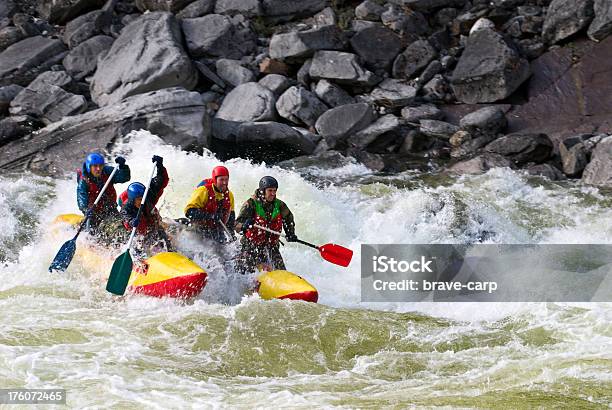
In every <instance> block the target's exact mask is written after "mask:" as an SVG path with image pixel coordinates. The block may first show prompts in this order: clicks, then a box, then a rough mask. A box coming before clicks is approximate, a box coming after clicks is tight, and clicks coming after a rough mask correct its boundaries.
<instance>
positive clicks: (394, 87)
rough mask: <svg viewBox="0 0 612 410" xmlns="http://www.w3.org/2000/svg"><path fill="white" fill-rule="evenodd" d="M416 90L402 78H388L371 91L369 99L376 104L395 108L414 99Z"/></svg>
mask: <svg viewBox="0 0 612 410" xmlns="http://www.w3.org/2000/svg"><path fill="white" fill-rule="evenodd" d="M416 94H417V90H416V88H414V87H412V86H411V85H409V84H407V83H406V82H405V81H402V80H395V79H392V78H388V79H386V80H385V81H383V82H382V83H380V84H378V86H377V87H376V88H375V89H374V91H372V93H371V94H370V99H371V100H372V102H375V103H376V104H378V105H384V106H385V107H390V108H395V107H403V106H405V105H408V104H410V103H411V102H413V101H414V98H415V97H416Z"/></svg>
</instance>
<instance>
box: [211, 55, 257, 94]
mask: <svg viewBox="0 0 612 410" xmlns="http://www.w3.org/2000/svg"><path fill="white" fill-rule="evenodd" d="M216 68H217V74H218V75H219V77H221V78H222V79H223V80H225V81H227V82H228V83H230V84H231V85H233V86H234V87H236V86H238V85H240V84H244V83H251V82H253V81H255V74H253V72H252V71H251V70H249V69H248V68H245V67H243V66H241V65H240V61H238V60H228V59H226V58H221V59H219V60H217V62H216Z"/></svg>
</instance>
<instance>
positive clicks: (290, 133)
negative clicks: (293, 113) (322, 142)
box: [235, 121, 321, 154]
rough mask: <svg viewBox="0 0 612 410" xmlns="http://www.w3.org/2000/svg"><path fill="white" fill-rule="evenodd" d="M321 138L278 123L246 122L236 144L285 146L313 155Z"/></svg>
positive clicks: (239, 127) (238, 130)
mask: <svg viewBox="0 0 612 410" xmlns="http://www.w3.org/2000/svg"><path fill="white" fill-rule="evenodd" d="M320 138H321V137H319V136H317V135H315V134H312V133H308V132H305V133H302V132H300V131H298V130H296V129H294V128H292V127H290V126H288V125H286V124H281V123H278V122H271V121H267V122H245V123H242V124H240V125H239V126H238V129H237V132H236V140H235V142H236V144H243V143H257V144H262V143H263V144H270V145H271V146H276V147H277V146H278V145H284V146H287V147H290V148H293V149H296V150H297V151H298V153H300V154H312V153H313V152H314V150H315V148H316V146H317V142H318V141H319V139H320Z"/></svg>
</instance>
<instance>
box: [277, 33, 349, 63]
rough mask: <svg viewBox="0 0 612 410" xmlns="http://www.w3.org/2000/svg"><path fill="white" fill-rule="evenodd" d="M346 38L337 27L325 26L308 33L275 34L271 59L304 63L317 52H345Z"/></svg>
mask: <svg viewBox="0 0 612 410" xmlns="http://www.w3.org/2000/svg"><path fill="white" fill-rule="evenodd" d="M345 47H346V36H345V35H344V33H343V32H342V30H340V28H338V27H337V26H323V27H320V28H317V29H312V30H307V31H291V32H289V33H282V34H274V35H273V36H272V39H271V40H270V57H271V58H274V59H278V60H286V61H288V62H299V61H304V60H305V59H306V58H308V57H310V56H312V55H313V54H314V52H315V51H317V50H343V49H344V48H345Z"/></svg>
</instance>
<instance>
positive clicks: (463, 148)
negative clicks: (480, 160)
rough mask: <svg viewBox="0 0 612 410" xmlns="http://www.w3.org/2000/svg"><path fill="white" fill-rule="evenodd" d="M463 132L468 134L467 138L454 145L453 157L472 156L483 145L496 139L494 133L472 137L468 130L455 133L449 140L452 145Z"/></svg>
mask: <svg viewBox="0 0 612 410" xmlns="http://www.w3.org/2000/svg"><path fill="white" fill-rule="evenodd" d="M461 134H467V140H465V141H463V142H462V143H461V144H460V145H459V146H453V149H452V150H451V158H465V157H471V156H473V155H474V154H475V153H476V152H478V151H479V150H480V149H481V148H482V147H484V146H485V145H487V144H488V143H490V142H491V141H493V140H495V136H493V135H487V134H485V135H481V136H479V137H476V138H471V135H470V134H468V133H467V132H466V131H459V132H457V133H455V134H454V135H453V136H452V137H451V139H450V140H449V142H450V143H451V145H453V142H454V141H453V140H454V139H455V138H456V137H457V136H459V135H461ZM470 138H471V139H470Z"/></svg>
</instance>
